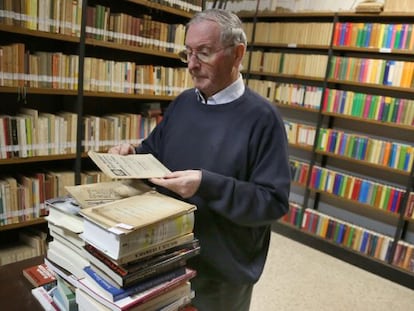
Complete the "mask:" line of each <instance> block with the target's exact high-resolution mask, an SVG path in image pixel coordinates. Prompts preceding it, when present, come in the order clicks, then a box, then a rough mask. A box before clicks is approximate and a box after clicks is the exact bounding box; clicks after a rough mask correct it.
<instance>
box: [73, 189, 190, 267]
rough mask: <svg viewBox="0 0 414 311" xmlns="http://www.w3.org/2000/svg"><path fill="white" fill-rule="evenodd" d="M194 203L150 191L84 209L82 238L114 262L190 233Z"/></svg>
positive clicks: (82, 211) (82, 212)
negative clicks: (139, 250) (138, 250)
mask: <svg viewBox="0 0 414 311" xmlns="http://www.w3.org/2000/svg"><path fill="white" fill-rule="evenodd" d="M195 209H196V207H195V206H194V205H192V204H189V203H186V202H183V201H180V200H177V199H174V198H171V197H168V196H166V195H163V194H161V193H158V192H155V191H150V192H146V193H144V194H142V195H136V196H132V197H129V198H125V199H121V200H117V201H114V202H110V203H106V204H102V205H98V206H94V207H89V208H86V209H82V210H81V211H80V214H81V215H82V216H83V217H84V231H83V234H82V237H83V239H84V240H85V241H86V242H87V243H89V244H92V245H93V246H95V247H97V248H98V249H100V250H101V251H103V252H104V253H105V254H106V255H107V256H109V257H111V258H112V259H115V260H116V259H119V258H121V257H123V256H127V255H131V254H133V253H136V250H137V249H139V248H143V247H148V246H151V245H156V244H158V243H162V242H165V241H167V240H170V239H173V238H176V237H179V236H181V235H184V234H188V233H191V232H192V231H193V227H194V210H195Z"/></svg>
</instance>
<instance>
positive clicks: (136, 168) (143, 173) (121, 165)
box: [88, 151, 170, 179]
mask: <svg viewBox="0 0 414 311" xmlns="http://www.w3.org/2000/svg"><path fill="white" fill-rule="evenodd" d="M88 156H89V157H90V158H91V159H92V160H93V161H94V162H95V164H96V165H97V166H98V167H99V168H100V170H101V171H102V172H104V173H105V174H106V175H107V176H109V177H111V178H115V179H124V178H129V179H130V178H137V179H145V178H153V177H164V176H165V175H166V174H167V173H170V170H169V169H168V168H166V167H165V166H164V165H163V164H162V163H161V162H160V161H158V160H157V159H156V158H155V157H154V156H153V155H152V154H128V155H119V154H111V153H97V152H94V151H89V152H88Z"/></svg>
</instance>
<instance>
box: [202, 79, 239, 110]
mask: <svg viewBox="0 0 414 311" xmlns="http://www.w3.org/2000/svg"><path fill="white" fill-rule="evenodd" d="M244 89H245V86H244V82H243V78H242V76H241V75H240V76H239V78H238V79H237V80H236V81H234V82H233V83H232V84H230V85H229V86H228V87H226V88H225V89H223V90H221V91H220V92H218V93H216V94H214V95H213V96H211V97H209V98H207V101H206V99H205V98H204V97H203V95H202V94H201V92H200V90H198V89H195V92H196V94H197V97H198V98H199V99H200V101H201V103H202V104H207V105H222V104H226V103H230V102H232V101H234V100H236V99H237V98H239V97H240V96H242V95H243V93H244Z"/></svg>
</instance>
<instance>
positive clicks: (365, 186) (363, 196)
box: [358, 179, 370, 203]
mask: <svg viewBox="0 0 414 311" xmlns="http://www.w3.org/2000/svg"><path fill="white" fill-rule="evenodd" d="M369 183H370V182H369V181H368V180H365V179H364V180H362V181H361V188H360V191H359V198H358V201H359V202H361V203H367V201H368V192H369Z"/></svg>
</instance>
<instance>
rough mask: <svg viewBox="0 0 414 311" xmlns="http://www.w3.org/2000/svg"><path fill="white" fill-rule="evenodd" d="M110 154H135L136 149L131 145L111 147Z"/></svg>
mask: <svg viewBox="0 0 414 311" xmlns="http://www.w3.org/2000/svg"><path fill="white" fill-rule="evenodd" d="M108 153H114V154H121V155H126V154H134V153H135V148H134V146H132V145H131V144H126V143H124V144H120V145H117V146H114V147H111V148H110V149H109V150H108Z"/></svg>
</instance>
